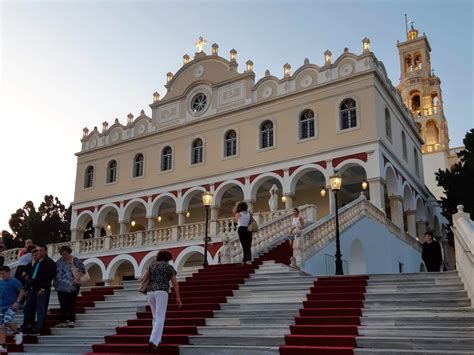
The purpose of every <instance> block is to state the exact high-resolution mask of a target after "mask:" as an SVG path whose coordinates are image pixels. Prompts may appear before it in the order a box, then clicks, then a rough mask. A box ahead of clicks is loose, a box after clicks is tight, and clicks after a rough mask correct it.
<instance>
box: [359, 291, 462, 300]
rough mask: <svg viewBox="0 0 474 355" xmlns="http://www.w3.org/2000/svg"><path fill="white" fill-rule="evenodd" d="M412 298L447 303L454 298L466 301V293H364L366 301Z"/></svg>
mask: <svg viewBox="0 0 474 355" xmlns="http://www.w3.org/2000/svg"><path fill="white" fill-rule="evenodd" d="M413 296H416V297H417V298H418V297H423V299H424V300H425V301H426V300H446V301H448V302H449V300H451V299H453V298H455V299H463V298H466V299H467V292H466V291H464V290H462V291H441V290H439V291H437V292H428V291H421V290H420V292H406V291H405V292H389V293H385V292H376V293H366V294H365V299H366V300H367V301H369V300H373V299H381V298H383V299H390V298H396V299H398V300H403V299H406V298H408V299H413Z"/></svg>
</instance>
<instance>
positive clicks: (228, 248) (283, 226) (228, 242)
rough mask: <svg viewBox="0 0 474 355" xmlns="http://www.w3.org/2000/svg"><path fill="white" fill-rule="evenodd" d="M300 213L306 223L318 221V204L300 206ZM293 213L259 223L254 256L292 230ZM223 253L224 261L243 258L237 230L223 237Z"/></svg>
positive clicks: (254, 237)
mask: <svg viewBox="0 0 474 355" xmlns="http://www.w3.org/2000/svg"><path fill="white" fill-rule="evenodd" d="M300 215H301V217H303V219H304V220H305V222H306V223H308V224H311V223H314V222H315V221H316V206H314V205H304V206H302V207H300ZM291 221H292V215H291V211H286V212H284V213H281V214H280V216H279V217H276V218H274V219H272V220H269V221H267V222H266V223H263V224H260V225H259V230H258V232H255V233H254V234H253V239H252V256H254V257H255V256H257V255H259V254H260V253H261V252H263V251H264V250H267V249H268V248H270V247H271V246H273V245H275V244H277V243H278V242H279V241H281V240H283V239H284V238H286V237H287V236H288V234H289V232H290V228H291ZM222 242H223V255H222V263H223V264H227V263H235V262H239V261H241V260H242V248H241V246H240V241H239V238H238V236H237V235H236V232H233V234H226V235H224V236H223V237H222Z"/></svg>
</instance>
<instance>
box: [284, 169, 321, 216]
mask: <svg viewBox="0 0 474 355" xmlns="http://www.w3.org/2000/svg"><path fill="white" fill-rule="evenodd" d="M322 190H324V193H323V194H321V191H322ZM290 191H291V192H292V194H294V201H293V205H295V206H302V205H306V204H313V205H316V206H317V214H318V219H320V218H323V217H324V216H327V215H328V214H329V193H328V191H327V190H326V178H325V176H324V174H323V173H322V171H321V170H320V168H319V167H317V166H304V167H302V168H300V169H298V170H296V171H295V172H294V173H293V174H292V176H291V181H290Z"/></svg>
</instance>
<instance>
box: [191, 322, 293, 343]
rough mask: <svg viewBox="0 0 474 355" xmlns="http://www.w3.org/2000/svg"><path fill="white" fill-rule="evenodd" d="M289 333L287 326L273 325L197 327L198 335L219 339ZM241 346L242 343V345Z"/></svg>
mask: <svg viewBox="0 0 474 355" xmlns="http://www.w3.org/2000/svg"><path fill="white" fill-rule="evenodd" d="M289 333H290V327H289V325H273V324H267V326H266V327H262V326H261V325H246V326H245V327H240V326H225V327H213V326H206V327H199V328H198V334H201V335H203V336H207V335H212V336H221V337H227V336H229V335H230V336H232V337H239V336H249V337H252V336H256V335H258V336H262V335H272V336H277V335H280V336H281V337H283V336H284V335H285V334H289ZM242 344H243V343H242Z"/></svg>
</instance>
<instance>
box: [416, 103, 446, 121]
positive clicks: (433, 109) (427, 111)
mask: <svg viewBox="0 0 474 355" xmlns="http://www.w3.org/2000/svg"><path fill="white" fill-rule="evenodd" d="M439 112H441V105H437V106H433V107H429V108H424V109H421V110H415V111H413V117H415V118H417V117H423V116H431V115H436V114H437V113H439Z"/></svg>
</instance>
